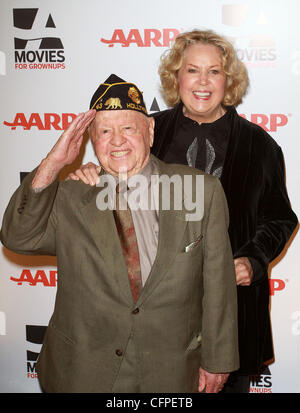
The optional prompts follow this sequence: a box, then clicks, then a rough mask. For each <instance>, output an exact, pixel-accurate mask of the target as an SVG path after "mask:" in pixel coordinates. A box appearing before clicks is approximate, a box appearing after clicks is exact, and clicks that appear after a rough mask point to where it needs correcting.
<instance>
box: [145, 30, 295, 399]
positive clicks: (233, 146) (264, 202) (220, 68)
mask: <svg viewBox="0 0 300 413" xmlns="http://www.w3.org/2000/svg"><path fill="white" fill-rule="evenodd" d="M159 74H160V79H161V86H162V94H163V96H164V99H165V101H166V104H167V105H168V106H169V107H171V109H168V110H165V111H163V112H160V113H157V114H155V115H154V118H155V125H156V126H155V139H154V145H153V149H152V153H153V154H154V155H156V156H157V157H158V158H160V159H162V160H163V161H165V162H168V163H181V164H188V165H190V166H192V167H195V168H199V169H202V170H204V171H205V172H207V173H209V174H212V175H215V176H217V177H218V178H220V180H221V183H222V185H223V189H224V192H225V194H226V198H227V202H228V207H229V213H230V226H229V235H230V240H231V246H232V250H233V255H234V261H235V270H236V283H237V289H238V309H239V313H238V318H239V352H240V370H239V371H238V372H236V373H234V374H231V375H230V377H229V380H228V382H227V384H226V385H225V387H224V389H223V392H234V393H235V392H248V391H249V385H250V384H249V375H252V374H258V373H259V372H260V370H261V369H262V367H263V365H264V362H266V361H268V360H271V359H272V358H273V347H272V337H271V327H270V319H269V285H268V265H269V263H270V262H271V261H272V260H274V258H276V257H277V256H278V255H279V254H280V252H281V251H282V250H283V248H284V246H285V244H286V242H287V241H288V239H289V238H290V236H291V234H292V232H293V230H294V228H295V226H296V224H297V218H296V216H295V214H294V213H293V211H292V210H291V208H290V204H289V199H288V195H287V192H286V189H285V184H284V164H283V156H282V152H281V149H280V147H279V146H278V145H277V143H276V142H275V141H274V140H273V139H272V138H271V137H270V136H269V135H268V134H267V133H266V132H265V131H264V130H263V129H262V128H260V127H259V126H257V125H254V124H252V123H250V122H248V121H247V120H245V119H243V118H242V117H240V116H238V114H237V111H236V109H235V107H236V106H238V105H239V104H240V103H241V102H242V99H243V97H244V96H245V94H246V92H247V89H248V84H249V81H248V75H247V71H246V69H245V67H244V65H243V63H242V62H241V61H240V60H239V59H238V57H237V55H236V52H235V50H234V48H233V46H232V45H231V43H230V42H229V41H227V40H226V39H225V38H224V37H222V36H219V35H217V34H216V33H214V32H212V31H199V30H194V31H192V32H188V33H183V34H181V35H179V36H178V37H177V38H176V40H175V43H174V45H173V47H172V49H170V50H169V51H167V52H166V54H165V55H164V56H163V57H162V60H161V65H160V68H159Z"/></svg>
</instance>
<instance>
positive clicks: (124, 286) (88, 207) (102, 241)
mask: <svg viewBox="0 0 300 413" xmlns="http://www.w3.org/2000/svg"><path fill="white" fill-rule="evenodd" d="M102 190H103V188H99V187H93V188H91V189H90V191H88V193H87V194H86V195H85V197H84V198H83V201H82V207H81V213H82V216H83V218H84V220H85V222H86V224H87V226H88V228H89V231H90V233H91V235H92V237H93V239H94V241H95V243H96V245H97V247H98V249H99V252H100V254H101V256H102V258H103V259H104V261H105V263H106V264H107V271H109V272H110V273H111V275H112V280H114V281H115V282H117V283H118V284H119V288H120V290H121V294H122V295H123V297H124V298H125V299H126V300H127V301H129V302H131V301H132V294H131V290H130V284H129V280H128V274H127V268H126V265H125V261H124V258H123V253H122V249H121V245H120V241H119V236H118V233H117V229H116V225H115V220H114V216H113V212H112V211H111V210H109V209H106V210H103V211H100V210H99V209H98V208H97V204H96V201H97V195H98V194H99V193H100V192H101V191H102Z"/></svg>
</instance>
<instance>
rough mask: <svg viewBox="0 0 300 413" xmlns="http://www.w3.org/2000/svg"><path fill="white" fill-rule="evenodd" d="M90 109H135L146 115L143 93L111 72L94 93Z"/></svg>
mask: <svg viewBox="0 0 300 413" xmlns="http://www.w3.org/2000/svg"><path fill="white" fill-rule="evenodd" d="M90 109H95V110H96V111H97V112H99V111H100V110H136V111H138V112H141V113H143V114H144V115H146V116H148V113H147V109H146V105H145V103H144V99H143V94H142V92H141V91H140V90H139V89H138V87H137V86H136V85H134V84H133V83H129V82H125V80H123V79H120V78H119V77H118V76H116V75H114V74H112V75H110V76H109V78H108V79H107V80H106V81H105V82H104V83H101V84H100V86H99V87H98V89H97V90H96V92H95V93H94V95H93V97H92V100H91V103H90Z"/></svg>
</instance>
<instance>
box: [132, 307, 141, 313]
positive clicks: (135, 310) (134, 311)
mask: <svg viewBox="0 0 300 413" xmlns="http://www.w3.org/2000/svg"><path fill="white" fill-rule="evenodd" d="M139 312H140V310H139V308H135V309H134V310H133V311H132V314H138V313H139Z"/></svg>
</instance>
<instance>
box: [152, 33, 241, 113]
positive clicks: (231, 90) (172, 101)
mask: <svg viewBox="0 0 300 413" xmlns="http://www.w3.org/2000/svg"><path fill="white" fill-rule="evenodd" d="M197 43H201V44H209V45H213V46H216V47H218V48H219V50H220V51H221V53H222V64H223V70H224V72H225V74H226V78H227V81H226V89H225V95H224V99H223V102H222V105H223V106H231V105H233V106H238V105H239V104H240V103H242V99H243V96H244V95H245V94H246V92H247V89H248V86H249V78H248V73H247V69H246V67H245V65H244V64H243V62H241V61H240V59H239V58H238V56H237V54H236V52H235V50H234V48H233V46H232V44H231V43H230V42H229V41H228V40H226V39H225V38H224V37H222V36H219V35H218V34H216V33H215V32H213V31H212V30H205V31H200V30H193V31H191V32H186V33H182V34H180V35H178V36H177V37H176V39H175V42H174V44H173V46H172V48H171V49H169V50H167V51H166V52H165V53H164V54H163V56H162V57H161V64H160V66H159V71H158V73H159V75H160V80H161V91H162V95H163V97H164V100H165V102H166V104H167V105H168V106H175V105H176V104H177V103H178V102H179V101H180V95H179V86H178V80H177V75H178V71H179V69H180V68H181V66H182V63H183V59H184V52H185V50H186V48H187V47H188V46H190V45H193V44H197Z"/></svg>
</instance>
